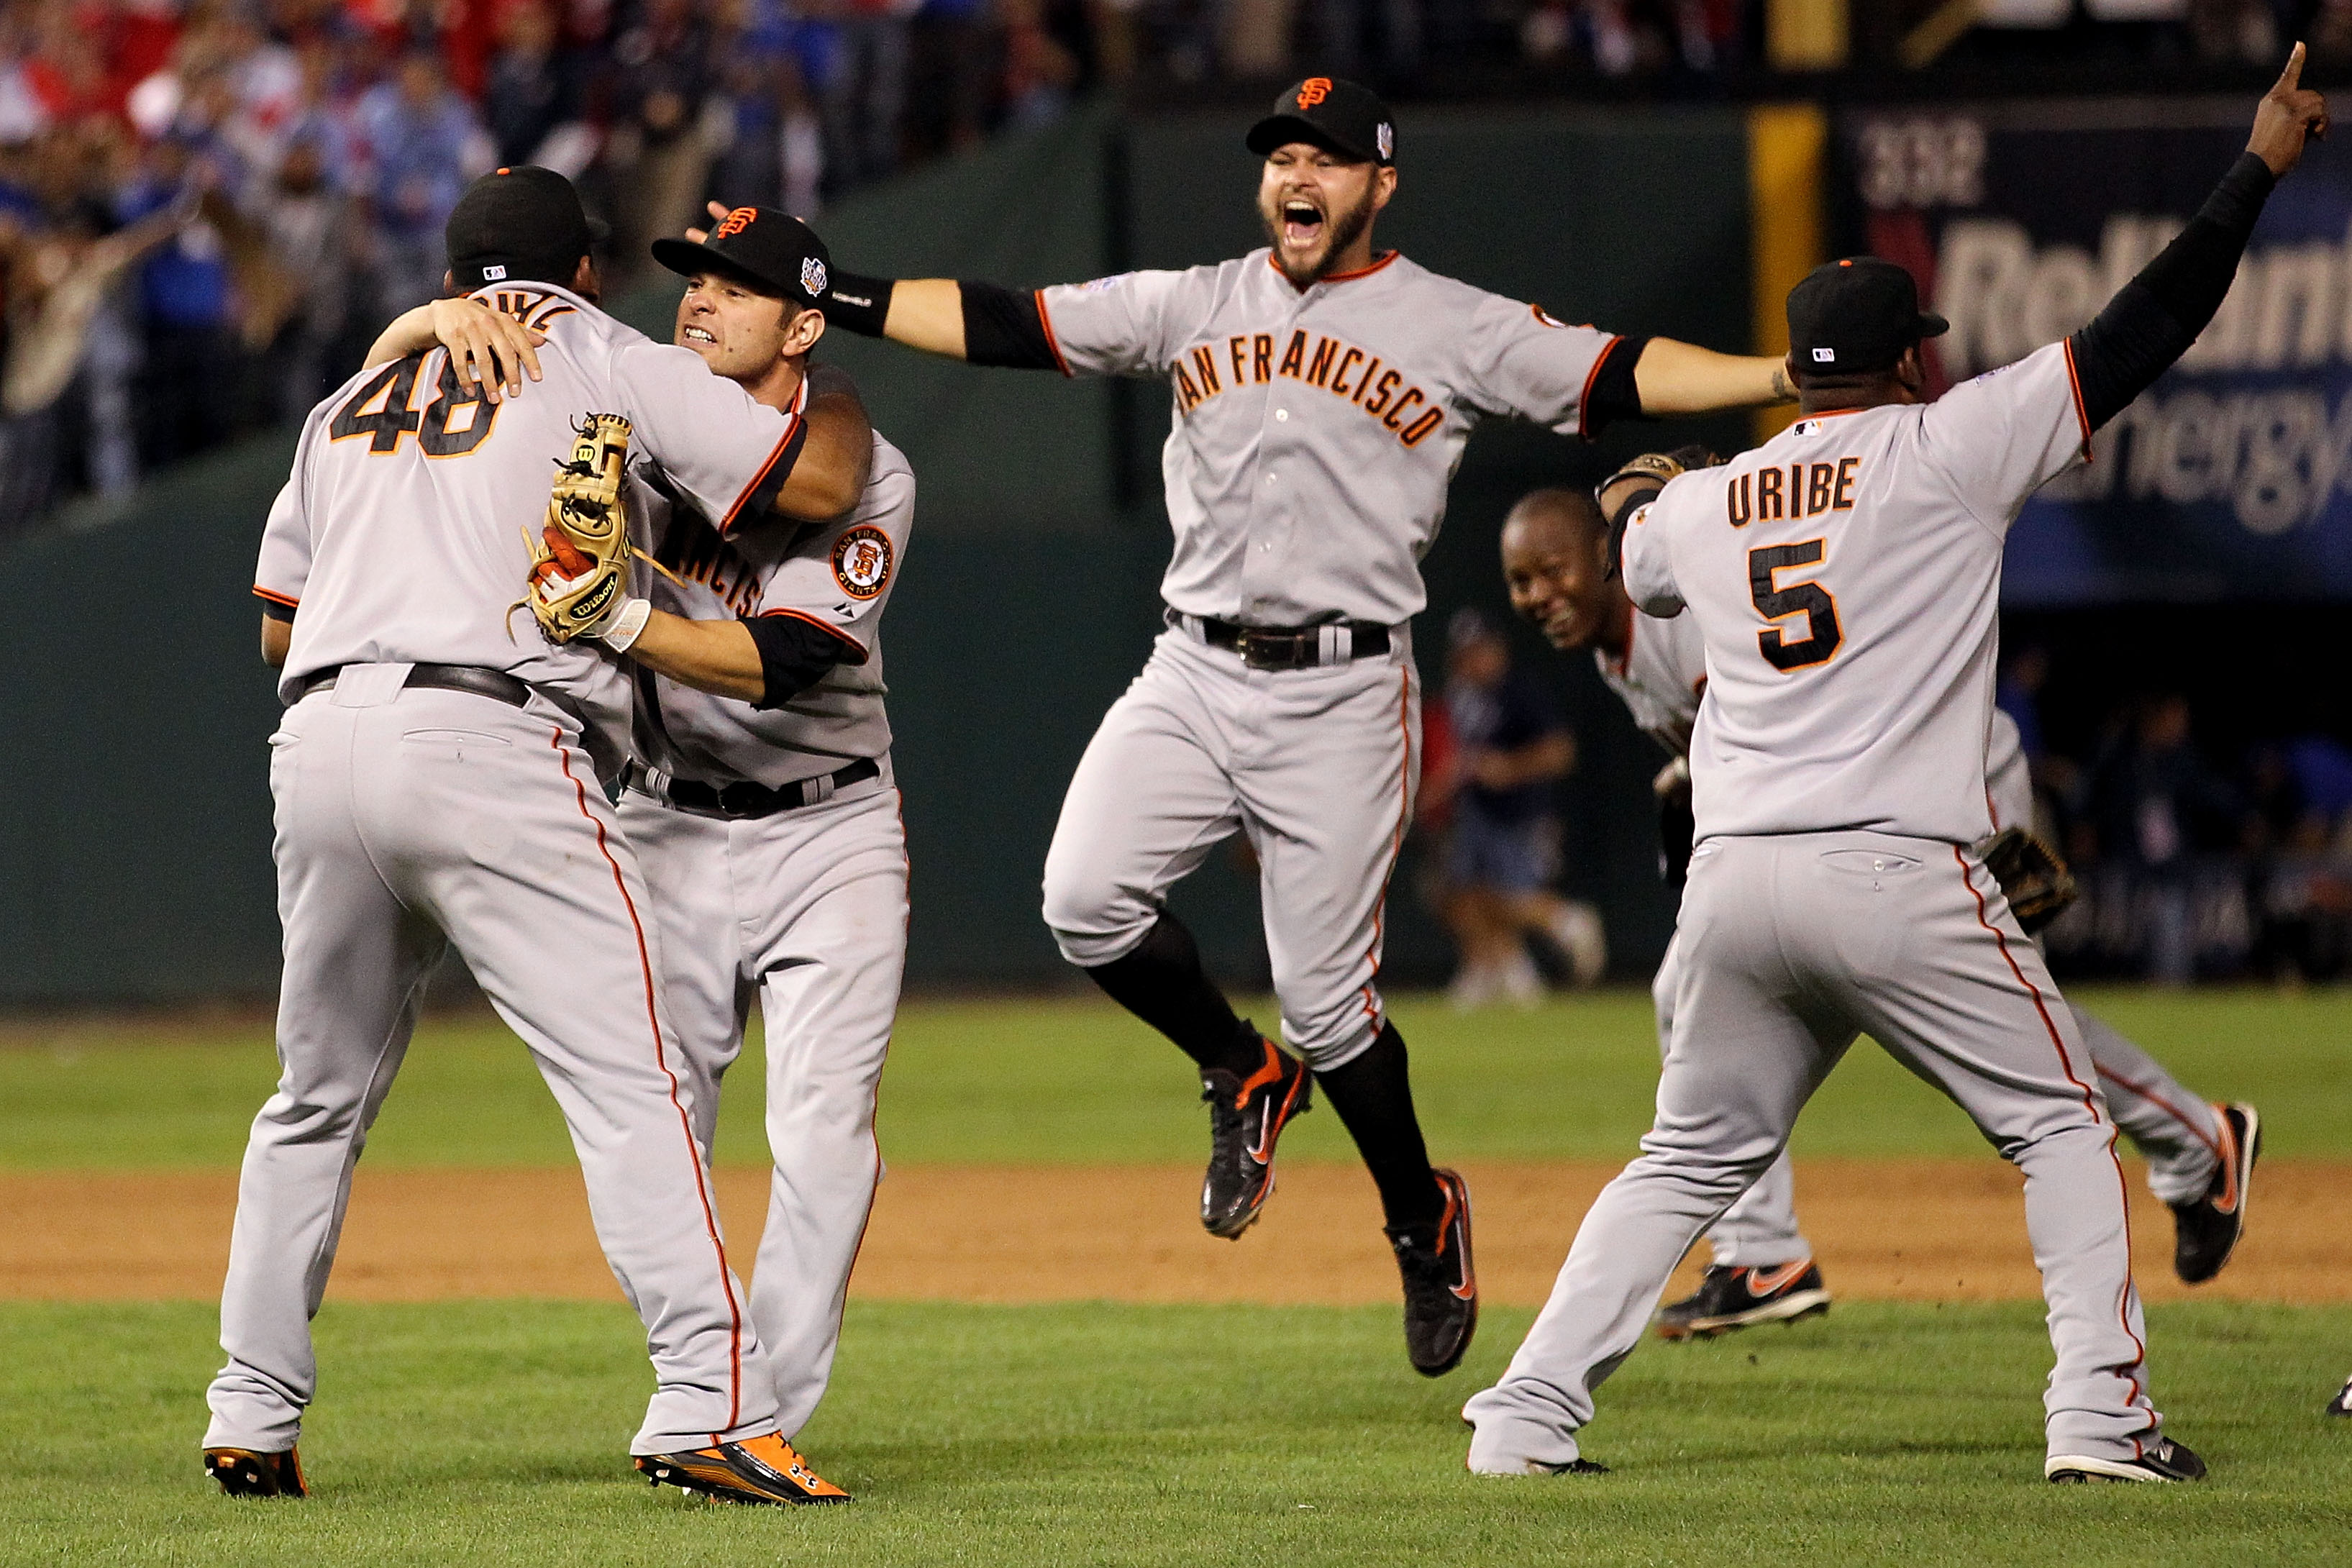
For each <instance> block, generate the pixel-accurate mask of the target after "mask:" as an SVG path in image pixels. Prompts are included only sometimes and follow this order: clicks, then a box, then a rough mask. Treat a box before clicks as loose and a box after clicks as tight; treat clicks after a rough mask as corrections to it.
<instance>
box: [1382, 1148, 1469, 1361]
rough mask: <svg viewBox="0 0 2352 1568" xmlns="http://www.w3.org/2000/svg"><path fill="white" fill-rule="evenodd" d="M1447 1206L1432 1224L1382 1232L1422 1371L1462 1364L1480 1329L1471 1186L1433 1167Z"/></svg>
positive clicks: (1408, 1344)
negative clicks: (1394, 1264) (1390, 1252)
mask: <svg viewBox="0 0 2352 1568" xmlns="http://www.w3.org/2000/svg"><path fill="white" fill-rule="evenodd" d="M1430 1174H1432V1175H1433V1176H1435V1177H1436V1178H1437V1186H1438V1190H1439V1191H1440V1192H1442V1193H1444V1194H1445V1210H1444V1213H1443V1214H1442V1215H1439V1216H1438V1221H1437V1224H1436V1226H1434V1227H1432V1226H1403V1227H1402V1228H1400V1229H1395V1230H1390V1231H1388V1232H1387V1233H1386V1235H1387V1236H1388V1238H1389V1246H1390V1247H1393V1248H1394V1249H1395V1251H1396V1260H1397V1272H1398V1273H1399V1274H1401V1275H1402V1276H1403V1278H1404V1348H1405V1353H1406V1354H1407V1355H1409V1356H1411V1357H1412V1369H1413V1370H1414V1371H1415V1372H1417V1373H1421V1374H1422V1376H1423V1377H1444V1375H1445V1374H1446V1373H1449V1372H1452V1371H1453V1370H1454V1368H1455V1367H1457V1366H1459V1365H1461V1364H1462V1357H1463V1354H1464V1352H1466V1351H1468V1350H1469V1348H1470V1336H1471V1335H1472V1334H1474V1333H1475V1332H1477V1331H1478V1270H1477V1268H1476V1267H1475V1265H1474V1264H1473V1263H1472V1262H1471V1259H1470V1187H1469V1184H1468V1183H1466V1182H1465V1181H1463V1179H1462V1178H1461V1177H1460V1176H1459V1175H1457V1174H1455V1173H1454V1172H1452V1171H1433V1172H1431V1173H1430Z"/></svg>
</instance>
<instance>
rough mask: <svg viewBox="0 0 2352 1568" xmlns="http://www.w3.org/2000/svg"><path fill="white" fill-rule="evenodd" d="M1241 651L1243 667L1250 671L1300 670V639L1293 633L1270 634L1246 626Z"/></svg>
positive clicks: (1242, 636) (1254, 627) (1243, 630)
mask: <svg viewBox="0 0 2352 1568" xmlns="http://www.w3.org/2000/svg"><path fill="white" fill-rule="evenodd" d="M1239 651H1240V653H1241V656H1242V663H1243V665H1244V667H1245V668H1250V669H1296V668H1298V638H1297V637H1296V636H1295V635H1293V634H1291V633H1287V632H1275V633H1268V632H1265V631H1264V630H1262V629H1260V628H1259V627H1256V626H1244V627H1243V628H1242V635H1241V647H1240V649H1239Z"/></svg>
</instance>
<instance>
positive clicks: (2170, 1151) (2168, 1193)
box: [1502, 489, 2262, 1339]
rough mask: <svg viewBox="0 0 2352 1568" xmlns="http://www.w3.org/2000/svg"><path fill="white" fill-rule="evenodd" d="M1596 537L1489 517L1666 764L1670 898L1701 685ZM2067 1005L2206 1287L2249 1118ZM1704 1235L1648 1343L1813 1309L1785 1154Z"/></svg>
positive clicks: (2231, 1234)
mask: <svg viewBox="0 0 2352 1568" xmlns="http://www.w3.org/2000/svg"><path fill="white" fill-rule="evenodd" d="M1607 535H1608V531H1607V529H1606V527H1605V526H1604V525H1603V524H1602V522H1601V513H1600V510H1599V509H1598V508H1597V507H1596V506H1595V505H1594V504H1593V502H1592V499H1591V497H1590V496H1588V495H1584V494H1582V493H1580V492H1577V491H1573V490H1562V489H1542V490H1537V491H1536V492H1534V493H1533V494H1531V495H1529V496H1528V497H1526V498H1525V499H1524V500H1521V501H1520V502H1519V503H1518V504H1517V506H1516V507H1514V508H1512V509H1511V512H1510V515H1509V517H1507V519H1506V520H1505V521H1504V523H1503V536H1502V557H1503V576H1504V579H1505V581H1506V583H1507V584H1508V586H1509V588H1510V594H1511V604H1512V605H1513V607H1514V608H1516V609H1517V611H1518V612H1519V613H1520V614H1521V615H1523V616H1527V618H1528V619H1529V620H1531V621H1533V622H1534V623H1535V624H1536V625H1537V626H1540V627H1541V628H1543V633H1544V636H1545V637H1547V638H1548V639H1549V641H1550V642H1551V645H1552V646H1553V647H1557V648H1559V649H1561V650H1563V651H1573V650H1577V649H1582V648H1590V649H1591V650H1592V656H1593V662H1594V663H1595V664H1597V665H1598V666H1599V667H1600V670H1601V680H1602V681H1603V682H1605V683H1606V684H1607V685H1608V687H1609V689H1611V690H1612V691H1614V692H1615V693H1616V694H1617V695H1618V696H1619V697H1620V698H1622V699H1623V700H1624V702H1625V706H1626V707H1627V708H1628V709H1629V710H1632V712H1633V721H1634V722H1635V723H1636V724H1638V725H1640V726H1641V728H1642V731H1643V733H1645V734H1647V735H1648V736H1649V737H1650V738H1651V739H1652V740H1654V741H1655V742H1658V744H1660V745H1661V746H1664V748H1665V749H1666V750H1667V752H1669V753H1671V758H1672V760H1671V761H1669V762H1668V763H1667V764H1666V766H1665V767H1664V769H1662V770H1661V771H1660V773H1659V780H1658V784H1659V791H1658V793H1659V796H1660V816H1661V837H1662V840H1663V842H1664V849H1663V858H1664V864H1665V871H1666V877H1667V880H1668V881H1669V882H1670V883H1671V884H1672V885H1674V886H1675V888H1677V889H1679V888H1681V887H1682V885H1683V882H1684V878H1685V872H1686V870H1687V868H1688V864H1689V860H1690V853H1691V842H1690V827H1689V821H1690V818H1689V811H1690V805H1689V791H1690V772H1689V767H1688V760H1689V755H1690V743H1691V732H1692V730H1693V729H1694V728H1695V727H1696V723H1697V721H1698V710H1699V699H1700V695H1701V693H1703V692H1704V691H1705V690H1706V644H1705V642H1704V641H1703V639H1702V638H1701V637H1700V635H1699V630H1698V623H1697V621H1696V619H1695V618H1694V617H1692V616H1675V617H1674V618H1673V619H1671V620H1656V619H1654V618H1652V617H1650V616H1642V615H1637V614H1636V613H1635V612H1634V609H1633V600H1631V599H1630V598H1628V597H1627V596H1626V595H1625V588H1624V584H1623V583H1622V581H1621V580H1619V579H1617V578H1615V577H1612V576H1611V575H1609V572H1608V564H1607V562H1606V560H1605V558H1604V557H1605V554H1606V551H1605V545H1606V542H1607ZM1990 730H1991V733H1990V741H1989V744H1988V746H1987V748H1986V752H1985V779H1986V787H1987V792H1988V794H1989V795H1990V806H1991V810H1992V825H1993V826H1994V828H1995V829H2002V828H2007V827H2010V826H2020V825H2024V824H2028V823H2030V822H2031V821H2032V812H2033V784H2032V778H2031V777H2030V776H2029V774H2028V773H2027V770H2026V765H2025V751H2024V748H2023V746H2022V745H2021V744H2020V742H2019V740H2018V731H2017V723H2016V721H2014V720H2012V719H2011V718H2010V716H2009V715H2008V714H2006V713H2004V712H2002V711H2001V710H2000V709H1998V708H1996V709H1994V710H1992V715H1991V721H1990ZM1676 824H1679V828H1678V830H1677V828H1676V827H1675V826H1674V825H1676ZM2053 912H2054V911H2053ZM1680 951H1681V944H1680V942H1679V941H1676V942H1670V943H1668V945H1667V948H1666V955H1665V958H1664V962H1663V963H1660V964H1659V966H1658V974H1657V978H1656V980H1655V981H1654V983H1653V984H1652V985H1651V988H1650V989H1651V994H1652V996H1653V997H1654V999H1655V1001H1656V1003H1657V1016H1658V1050H1659V1054H1660V1055H1661V1056H1662V1057H1663V1056H1664V1055H1666V1054H1668V1053H1669V1052H1670V1051H1671V1050H1672V1048H1673V1039H1672V1029H1673V1021H1674V1003H1675V987H1676V985H1677V984H1678V983H1679V979H1680V963H1679V955H1680ZM2068 1010H2069V1011H2070V1012H2072V1013H2073V1015H2074V1026H2075V1028H2076V1029H2077V1030H2078V1031H2080V1033H2081V1035H2082V1037H2083V1042H2084V1047H2085V1049H2086V1050H2087V1051H2088V1053H2089V1055H2090V1058H2091V1062H2092V1065H2093V1066H2094V1067H2095V1068H2097V1069H2098V1074H2099V1089H2100V1091H2101V1093H2102V1094H2103V1095H2104V1096H2105V1099H2106V1102H2107V1109H2108V1110H2109V1112H2110V1114H2112V1115H2113V1117H2114V1118H2115V1121H2116V1125H2117V1126H2118V1127H2120V1128H2122V1129H2123V1131H2126V1132H2127V1133H2129V1134H2130V1135H2131V1139H2132V1142H2133V1143H2134V1144H2135V1145H2137V1148H2138V1149H2139V1152H2140V1153H2141V1155H2142V1156H2143V1157H2145V1158H2146V1159H2147V1162H2148V1172H2147V1184H2148V1190H2149V1191H2151V1192H2153V1193H2154V1194H2156V1196H2157V1198H2158V1200H2159V1201H2160V1202H2162V1203H2164V1204H2166V1205H2169V1206H2170V1208H2171V1210H2172V1216H2173V1258H2172V1266H2173V1270H2174V1272H2176V1273H2177V1274H2179V1276H2180V1278H2181V1279H2183V1280H2184V1281H2186V1282H2188V1283H2189V1284H2191V1285H2195V1284H2200V1283H2201V1282H2203V1281H2204V1280H2207V1279H2211V1278H2212V1277H2213V1276H2214V1275H2216V1274H2218V1273H2219V1272H2221V1266H2222V1265H2223V1264H2225V1263H2227V1262H2228V1261H2229V1259H2230V1255H2231V1249H2232V1248H2234V1247H2236V1245H2237V1241H2238V1237H2239V1236H2240V1235H2241V1234H2242V1232H2243V1230H2244V1228H2245V1220H2246V1204H2247V1201H2248V1197H2249V1195H2250V1194H2251V1192H2252V1174H2253V1165H2254V1160H2255V1157H2256V1155H2257V1153H2258V1152H2259V1150H2260V1148H2261V1142H2262V1125H2261V1119H2260V1118H2259V1117H2258V1116H2257V1115H2256V1114H2255V1111H2254V1109H2253V1108H2252V1106H2249V1105H2211V1104H2208V1103H2207V1102H2206V1101H2204V1100H2201V1099H2200V1098H2199V1097H2197V1096H2196V1095H2194V1094H2192V1093H2190V1092H2189V1090H2188V1089H2184V1088H2182V1087H2181V1085H2180V1084H2179V1082H2178V1081H2176V1080H2175V1079H2173V1077H2172V1075H2171V1074H2170V1073H2168V1072H2167V1071H2165V1070H2164V1068H2162V1067H2160V1066H2158V1064H2157V1062H2156V1060H2155V1059H2154V1058H2151V1057H2150V1056H2149V1055H2148V1054H2147V1052H2146V1051H2144V1050H2142V1049H2141V1048H2140V1047H2137V1046H2136V1045H2134V1044H2133V1043H2132V1042H2131V1041H2130V1040H2128V1039H2126V1038H2125V1037H2123V1036H2122V1035H2121V1034H2119V1033H2117V1032H2116V1029H2115V1028H2114V1027H2113V1026H2110V1025H2108V1024H2106V1023H2105V1022H2103V1021H2102V1020H2100V1019H2099V1018H2097V1017H2096V1016H2093V1015H2092V1014H2091V1013H2089V1012H2087V1011H2085V1010H2084V1009H2083V1008H2081V1007H2077V1006H2074V1005H2073V1004H2071V1003H2070V1004H2068ZM1707 1239H1708V1241H1709V1242H1710V1243H1711V1244H1712V1246H1713V1251H1714V1262H1713V1264H1712V1265H1711V1266H1710V1267H1709V1268H1708V1269H1707V1271H1706V1278H1705V1279H1703V1280H1702V1281H1701V1282H1700V1284H1699V1288H1698V1289H1697V1290H1696V1292H1694V1293H1693V1294H1692V1295H1691V1296H1689V1297H1688V1298H1686V1299H1685V1300H1680V1301H1675V1302H1673V1303H1670V1304H1669V1305H1667V1306H1666V1307H1665V1308H1664V1310H1661V1311H1660V1312H1659V1314H1658V1332H1659V1333H1660V1334H1661V1335H1662V1336H1664V1338H1667V1339H1685V1338H1690V1337H1694V1336H1699V1337H1704V1336H1707V1335H1713V1334H1717V1333H1722V1332H1724V1331H1727V1330H1731V1329H1744V1328H1747V1327H1748V1326H1750V1325H1752V1324H1756V1323H1767V1322H1780V1321H1791V1320H1794V1319H1797V1318H1801V1317H1803V1316H1805V1315H1807V1314H1808V1313H1811V1312H1817V1311H1826V1310H1828V1309H1829V1303H1830V1298H1829V1292H1828V1291H1827V1290H1826V1289H1824V1288H1823V1287H1822V1278H1821V1270H1820V1269H1819V1268H1816V1267H1815V1266H1814V1264H1813V1261H1812V1248H1811V1246H1809V1245H1808V1244H1807V1243H1806V1241H1805V1238H1804V1236H1803V1233H1802V1232H1801V1231H1800V1230H1799V1228H1798V1226H1797V1210H1796V1189H1795V1177H1794V1176H1793V1174H1792V1173H1790V1166H1789V1157H1788V1154H1787V1153H1786V1152H1782V1154H1781V1155H1780V1158H1778V1159H1776V1160H1774V1161H1773V1162H1772V1163H1771V1164H1770V1165H1769V1167H1768V1168H1767V1169H1766V1170H1765V1172H1764V1173H1763V1175H1761V1176H1759V1178H1758V1179H1757V1182H1756V1184H1755V1185H1754V1186H1752V1187H1750V1188H1748V1191H1747V1192H1746V1193H1745V1194H1742V1195H1741V1196H1740V1198H1739V1200H1738V1202H1737V1203H1735V1204H1733V1205H1731V1207H1730V1208H1728V1209H1727V1210H1725V1211H1724V1214H1723V1217H1722V1218H1721V1219H1719V1220H1717V1221H1716V1223H1715V1226H1714V1227H1713V1228H1712V1229H1710V1230H1709V1231H1708V1232H1707Z"/></svg>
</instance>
